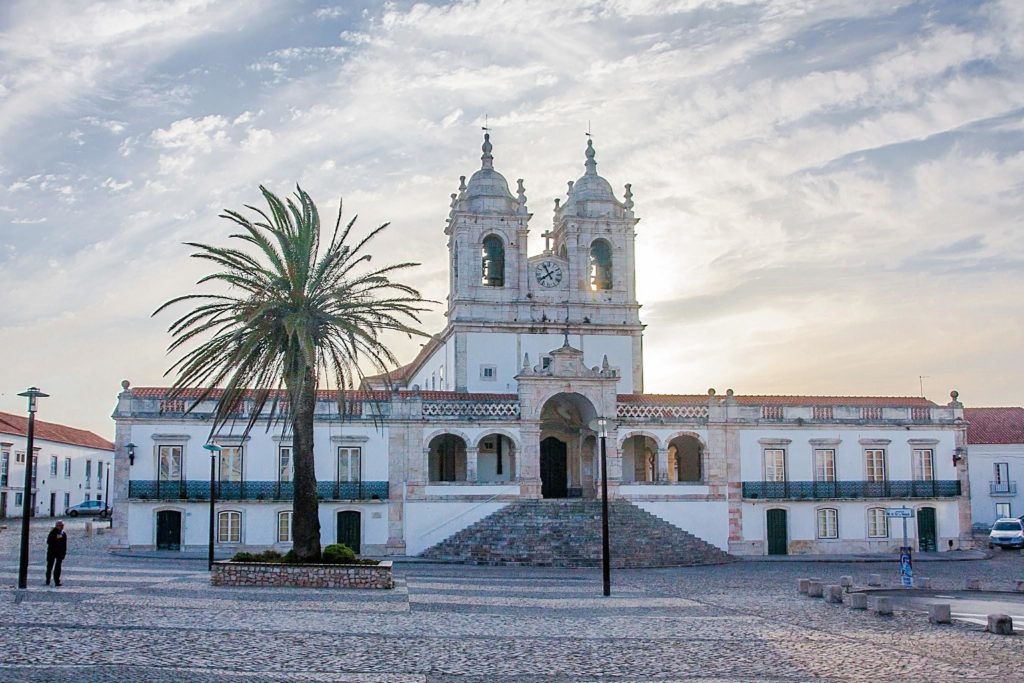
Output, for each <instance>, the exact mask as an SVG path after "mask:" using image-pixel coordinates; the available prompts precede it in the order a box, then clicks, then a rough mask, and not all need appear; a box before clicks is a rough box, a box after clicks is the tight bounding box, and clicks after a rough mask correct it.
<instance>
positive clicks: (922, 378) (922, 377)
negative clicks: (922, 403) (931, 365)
mask: <svg viewBox="0 0 1024 683" xmlns="http://www.w3.org/2000/svg"><path fill="white" fill-rule="evenodd" d="M929 377H931V375H918V376H917V384H918V388H919V389H920V390H921V398H924V381H925V380H926V379H928V378H929Z"/></svg>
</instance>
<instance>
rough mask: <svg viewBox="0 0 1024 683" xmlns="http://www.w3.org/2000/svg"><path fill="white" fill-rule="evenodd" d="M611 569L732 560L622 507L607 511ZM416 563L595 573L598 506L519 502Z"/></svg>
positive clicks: (646, 515)
mask: <svg viewBox="0 0 1024 683" xmlns="http://www.w3.org/2000/svg"><path fill="white" fill-rule="evenodd" d="M608 536H609V539H610V544H611V552H610V555H611V565H612V566H613V567H620V568H621V567H669V566H683V565H697V564H721V563H723V562H731V561H732V560H733V558H732V556H730V555H729V554H728V553H726V552H725V551H723V550H720V549H719V548H717V547H715V546H713V545H711V544H710V543H706V542H704V541H702V540H701V539H699V538H697V537H696V536H694V535H693V534H690V533H688V532H686V531H683V530H682V529H680V528H678V527H676V526H674V525H672V524H670V523H668V522H666V521H665V520H663V519H661V518H660V517H656V516H654V515H652V514H650V513H648V512H646V511H644V510H642V509H640V508H639V507H637V506H635V505H633V504H632V503H630V502H629V501H625V500H613V501H610V502H609V504H608ZM421 557H425V558H429V559H434V560H444V561H449V562H462V563H464V564H490V565H533V566H539V567H599V566H601V501H600V500H584V499H579V498H573V499H564V500H526V501H517V502H515V503H511V504H510V505H508V506H506V507H504V508H502V509H500V510H498V511H497V512H494V513H492V514H490V515H488V516H487V517H484V518H483V519H481V520H480V521H479V522H477V523H475V524H473V525H471V526H469V527H467V528H465V529H463V530H462V531H459V532H458V533H456V534H454V535H452V536H449V537H448V538H446V539H445V540H444V541H442V542H441V543H438V544H437V545H435V546H432V547H430V548H427V549H426V550H425V551H423V553H422V554H421Z"/></svg>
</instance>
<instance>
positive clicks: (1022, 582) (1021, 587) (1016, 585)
mask: <svg viewBox="0 0 1024 683" xmlns="http://www.w3.org/2000/svg"><path fill="white" fill-rule="evenodd" d="M1013 590H1015V591H1017V592H1018V593H1024V579H1017V580H1016V581H1014V582H1013Z"/></svg>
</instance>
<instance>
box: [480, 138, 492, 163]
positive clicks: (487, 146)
mask: <svg viewBox="0 0 1024 683" xmlns="http://www.w3.org/2000/svg"><path fill="white" fill-rule="evenodd" d="M480 149H482V150H483V152H484V153H483V154H481V155H480V162H481V163H480V168H494V157H493V156H492V155H491V150H492V149H494V145H492V144H491V134H490V133H484V144H482V145H480Z"/></svg>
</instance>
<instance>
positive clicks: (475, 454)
mask: <svg viewBox="0 0 1024 683" xmlns="http://www.w3.org/2000/svg"><path fill="white" fill-rule="evenodd" d="M479 457H480V449H479V448H477V447H476V446H466V481H473V482H475V481H477V467H476V466H477V460H478V459H479Z"/></svg>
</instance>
